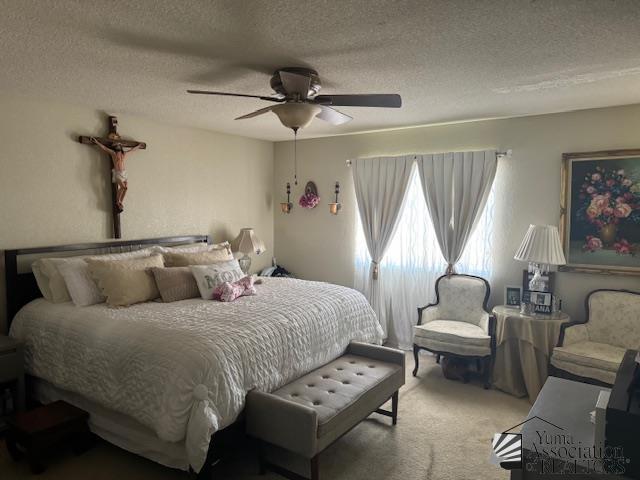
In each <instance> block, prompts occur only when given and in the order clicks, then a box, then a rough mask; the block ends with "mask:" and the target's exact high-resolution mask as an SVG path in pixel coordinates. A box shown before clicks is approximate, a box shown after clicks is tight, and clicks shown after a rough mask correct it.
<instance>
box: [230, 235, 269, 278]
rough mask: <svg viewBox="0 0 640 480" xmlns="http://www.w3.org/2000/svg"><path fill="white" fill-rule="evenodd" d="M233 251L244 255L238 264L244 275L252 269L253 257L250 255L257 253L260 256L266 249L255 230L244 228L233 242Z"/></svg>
mask: <svg viewBox="0 0 640 480" xmlns="http://www.w3.org/2000/svg"><path fill="white" fill-rule="evenodd" d="M231 250H232V251H234V252H242V253H244V255H243V256H242V258H239V259H238V263H239V264H240V269H241V270H242V271H243V272H244V273H249V268H251V257H249V254H250V253H255V254H256V255H260V254H261V253H262V252H264V251H265V250H266V249H265V247H264V243H263V242H262V240H260V239H259V238H258V236H257V235H256V234H255V232H254V231H253V228H243V229H242V230H240V233H239V234H238V236H237V237H236V238H235V239H234V240H233V241H232V242H231Z"/></svg>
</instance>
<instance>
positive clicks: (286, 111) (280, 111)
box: [271, 102, 322, 130]
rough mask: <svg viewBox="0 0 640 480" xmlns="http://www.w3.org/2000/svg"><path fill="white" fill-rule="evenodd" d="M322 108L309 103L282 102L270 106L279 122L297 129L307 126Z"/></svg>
mask: <svg viewBox="0 0 640 480" xmlns="http://www.w3.org/2000/svg"><path fill="white" fill-rule="evenodd" d="M321 110H322V109H321V108H320V107H319V106H318V105H312V104H310V103H298V102H290V103H282V104H280V105H276V106H275V107H272V109H271V111H272V112H273V113H275V114H276V115H277V116H278V118H279V119H280V122H281V123H282V124H283V125H284V126H285V127H287V128H292V129H296V130H297V129H299V128H305V127H306V126H308V125H309V124H310V123H311V121H312V120H313V119H314V118H315V116H316V115H317V114H318V113H320V111H321Z"/></svg>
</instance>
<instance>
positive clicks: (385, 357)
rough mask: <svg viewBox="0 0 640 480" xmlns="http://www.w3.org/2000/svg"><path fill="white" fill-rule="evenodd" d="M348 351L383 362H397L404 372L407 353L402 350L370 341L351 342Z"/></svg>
mask: <svg viewBox="0 0 640 480" xmlns="http://www.w3.org/2000/svg"><path fill="white" fill-rule="evenodd" d="M347 353H351V354H353V355H359V356H361V357H367V358H372V359H374V360H379V361H381V362H387V363H395V364H396V365H400V366H401V367H402V371H403V372H404V368H405V366H404V363H405V354H404V352H403V351H402V350H398V349H396V348H389V347H381V346H379V345H372V344H370V343H362V342H351V343H350V344H349V346H348V347H347Z"/></svg>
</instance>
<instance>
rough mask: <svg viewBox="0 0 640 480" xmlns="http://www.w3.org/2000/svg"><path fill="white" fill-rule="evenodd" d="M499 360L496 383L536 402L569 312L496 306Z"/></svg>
mask: <svg viewBox="0 0 640 480" xmlns="http://www.w3.org/2000/svg"><path fill="white" fill-rule="evenodd" d="M493 314H494V315H495V316H496V359H495V364H494V368H493V385H494V386H495V387H496V388H498V389H499V390H502V391H504V392H507V393H511V394H512V395H515V396H517V397H526V396H528V397H529V401H530V402H531V403H533V402H535V400H536V397H537V396H538V393H540V390H541V389H542V386H543V385H544V382H545V380H546V379H547V376H548V365H549V359H550V358H551V353H552V352H553V349H554V347H555V346H556V344H557V343H558V337H559V335H560V325H562V324H563V323H565V322H569V321H570V318H569V315H567V314H566V313H563V312H560V313H557V314H553V315H545V316H542V315H535V316H534V315H523V314H521V313H520V310H519V309H517V308H510V307H507V306H504V305H500V306H497V307H494V309H493Z"/></svg>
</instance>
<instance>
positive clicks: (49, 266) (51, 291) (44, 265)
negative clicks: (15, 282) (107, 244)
mask: <svg viewBox="0 0 640 480" xmlns="http://www.w3.org/2000/svg"><path fill="white" fill-rule="evenodd" d="M151 252H152V250H151V248H144V249H142V250H136V251H134V252H125V253H108V254H104V255H77V256H74V257H63V258H40V259H38V260H36V261H35V262H33V264H32V265H31V270H32V271H33V272H34V275H36V271H37V272H38V274H37V275H36V282H37V283H38V287H39V288H40V292H41V293H42V296H44V297H45V298H46V299H47V300H49V301H51V302H54V303H63V302H69V301H71V296H70V295H69V291H68V289H67V285H66V283H65V281H64V278H62V275H61V274H60V272H59V271H58V267H59V266H60V265H62V264H64V263H65V262H68V261H69V260H71V259H77V258H83V259H88V258H91V259H93V258H99V259H101V260H121V259H126V258H139V257H148V256H149V255H151ZM38 276H40V280H38ZM41 283H42V285H40V284H41ZM47 296H48V297H49V298H47Z"/></svg>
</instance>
